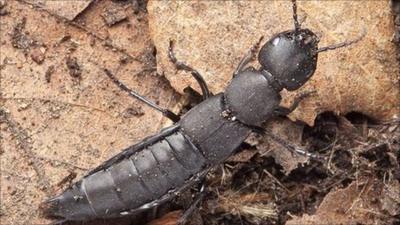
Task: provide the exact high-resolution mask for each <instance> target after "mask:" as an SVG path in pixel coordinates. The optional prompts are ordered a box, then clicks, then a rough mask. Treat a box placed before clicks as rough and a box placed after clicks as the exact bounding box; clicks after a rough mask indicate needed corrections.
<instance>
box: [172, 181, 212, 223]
mask: <svg viewBox="0 0 400 225" xmlns="http://www.w3.org/2000/svg"><path fill="white" fill-rule="evenodd" d="M204 195H205V185H204V183H202V184H201V187H200V192H199V193H197V194H196V197H195V198H194V199H193V201H192V202H191V203H190V206H189V207H188V208H187V209H186V210H185V211H184V212H183V214H182V216H181V218H179V219H178V221H177V225H185V224H187V222H188V221H189V219H190V217H191V215H192V214H193V213H194V212H195V210H196V208H197V207H198V205H199V204H200V202H202V201H203V198H204Z"/></svg>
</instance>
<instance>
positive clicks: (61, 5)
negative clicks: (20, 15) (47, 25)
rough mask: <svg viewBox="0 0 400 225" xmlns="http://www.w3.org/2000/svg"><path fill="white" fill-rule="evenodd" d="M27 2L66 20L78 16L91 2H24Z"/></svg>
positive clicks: (32, 0)
mask: <svg viewBox="0 0 400 225" xmlns="http://www.w3.org/2000/svg"><path fill="white" fill-rule="evenodd" d="M24 1H26V2H29V3H31V4H33V5H35V6H37V7H39V8H42V9H46V10H48V11H50V12H52V13H54V14H56V15H58V16H60V17H63V18H65V19H67V20H73V19H75V17H76V16H78V15H79V14H80V13H81V12H82V11H83V10H85V9H86V8H87V7H88V6H89V4H90V3H91V2H92V0H79V1H74V2H73V4H71V1H70V0H57V1H48V0H24Z"/></svg>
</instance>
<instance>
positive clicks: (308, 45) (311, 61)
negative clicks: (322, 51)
mask: <svg viewBox="0 0 400 225" xmlns="http://www.w3.org/2000/svg"><path fill="white" fill-rule="evenodd" d="M318 42H319V38H318V37H317V36H316V35H315V34H314V33H313V32H312V31H311V30H309V29H300V30H291V31H285V32H282V33H279V34H277V35H275V36H274V37H273V38H271V39H270V40H269V41H268V42H267V43H265V44H264V46H263V47H262V48H261V50H260V52H259V54H258V61H259V62H260V64H261V66H262V69H263V70H266V71H268V72H270V73H271V74H272V76H273V77H274V79H275V80H276V81H277V82H278V83H279V84H280V85H281V86H282V87H284V88H286V89H287V90H296V89H298V88H299V87H301V86H302V85H303V84H304V83H305V82H307V81H308V79H310V77H311V76H312V75H313V74H314V72H315V69H316V67H317V56H318V53H317V50H318Z"/></svg>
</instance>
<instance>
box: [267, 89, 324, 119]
mask: <svg viewBox="0 0 400 225" xmlns="http://www.w3.org/2000/svg"><path fill="white" fill-rule="evenodd" d="M315 93H316V91H307V92H303V93H300V94H299V95H297V96H296V97H295V99H294V100H293V103H292V105H291V106H289V108H286V107H282V106H279V107H278V108H277V109H276V110H275V111H274V114H275V115H276V116H287V115H289V114H290V113H291V112H293V111H294V110H295V109H296V108H297V107H298V106H299V104H300V102H301V101H303V100H304V99H305V98H307V97H309V96H310V95H312V94H315Z"/></svg>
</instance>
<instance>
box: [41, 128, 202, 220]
mask: <svg viewBox="0 0 400 225" xmlns="http://www.w3.org/2000/svg"><path fill="white" fill-rule="evenodd" d="M205 161H206V160H205V158H204V157H203V155H202V154H201V153H200V151H199V150H198V149H197V148H196V147H195V146H194V145H193V144H192V143H191V142H190V141H189V140H188V139H187V138H186V137H185V135H184V134H182V132H181V131H176V132H174V133H172V134H169V135H168V136H164V137H163V138H160V140H158V141H157V142H155V143H153V144H151V145H149V146H146V147H144V148H143V149H141V150H139V151H137V152H135V153H134V154H132V155H131V156H129V157H126V158H124V159H122V160H120V161H118V162H116V163H114V164H112V165H110V166H108V167H106V168H105V169H102V170H99V171H97V172H95V173H92V174H90V175H88V176H86V177H84V178H83V179H82V180H81V181H79V182H77V183H76V184H74V185H73V186H72V187H70V188H69V189H67V190H66V191H65V192H64V193H63V194H62V195H60V196H58V197H56V198H54V199H52V200H50V201H49V203H50V206H49V208H48V210H47V214H50V216H53V217H62V218H63V219H66V220H89V219H94V218H108V217H118V216H121V215H123V214H124V212H129V211H130V210H132V209H136V208H139V207H141V206H143V205H145V204H146V203H149V202H152V201H154V200H157V199H160V198H161V197H162V196H163V195H165V194H166V193H167V192H168V191H170V190H173V189H177V188H179V187H182V186H183V184H185V182H186V181H187V180H188V179H189V178H191V177H192V176H193V175H195V174H197V173H198V172H200V171H201V170H202V169H203V168H204V166H205V164H206V162H205Z"/></svg>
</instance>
